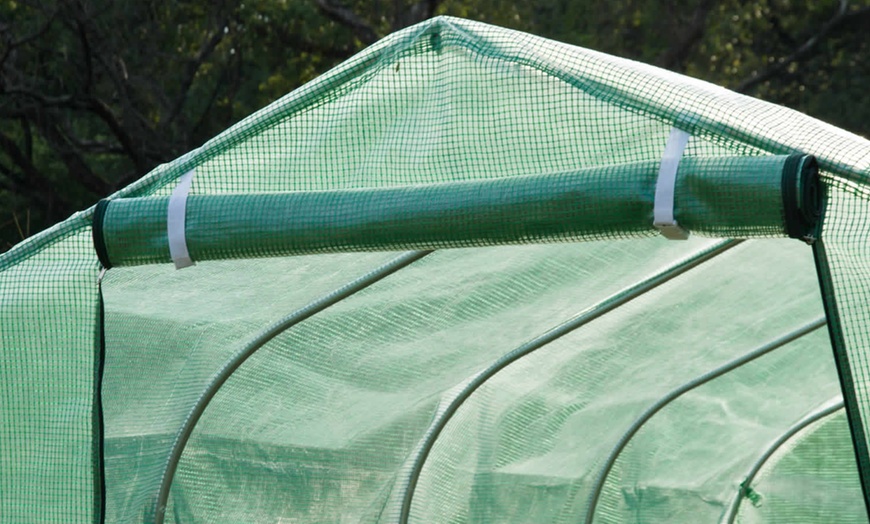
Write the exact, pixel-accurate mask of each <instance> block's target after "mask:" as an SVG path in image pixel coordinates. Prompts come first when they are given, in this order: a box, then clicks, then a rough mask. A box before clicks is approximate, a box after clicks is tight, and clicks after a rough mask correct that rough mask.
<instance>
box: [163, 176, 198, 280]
mask: <svg viewBox="0 0 870 524" xmlns="http://www.w3.org/2000/svg"><path fill="white" fill-rule="evenodd" d="M193 173H194V170H193V169H191V170H190V171H188V172H187V173H185V174H184V175H182V177H181V179H180V180H179V181H178V185H177V186H175V189H173V190H172V196H170V197H169V206H168V209H167V211H166V234H167V237H168V239H169V256H170V257H172V262H174V263H175V269H183V268H186V267H190V266H192V265H194V263H193V260H191V258H190V253H189V252H188V251H187V239H186V238H185V236H184V227H185V217H186V215H187V194H188V193H190V186H191V185H193Z"/></svg>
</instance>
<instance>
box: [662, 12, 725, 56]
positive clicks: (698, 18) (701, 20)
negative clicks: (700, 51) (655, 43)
mask: <svg viewBox="0 0 870 524" xmlns="http://www.w3.org/2000/svg"><path fill="white" fill-rule="evenodd" d="M715 4H716V2H714V1H713V0H701V1H700V2H699V3H698V6H697V7H696V8H695V12H694V13H692V19H691V20H690V21H689V24H688V26H686V29H685V30H684V31H682V32H681V34H680V35H679V36H678V38H677V39H676V41H675V42H674V44H673V45H672V46H671V47H669V48H668V49H667V50H665V51H664V52H663V53H662V54H660V55H659V56H658V58H657V59H656V65H658V66H660V67H664V68H665V69H671V70H677V69H681V66H682V64H683V63H684V62H685V60H686V58H687V57H688V56H689V52H691V50H692V48H693V47H694V46H695V44H697V43H698V41H700V40H701V38H702V37H703V36H704V29H705V28H706V26H707V15H709V14H710V11H711V10H712V9H713V6H714V5H715Z"/></svg>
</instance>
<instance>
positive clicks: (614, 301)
mask: <svg viewBox="0 0 870 524" xmlns="http://www.w3.org/2000/svg"><path fill="white" fill-rule="evenodd" d="M741 242H743V241H742V240H724V241H721V242H717V243H715V244H713V245H712V246H710V247H708V248H707V249H705V250H703V251H701V252H699V253H697V254H695V255H693V256H691V257H689V258H687V259H685V260H683V261H681V262H679V263H677V264H675V265H674V266H671V267H670V268H668V269H666V270H664V271H662V272H660V273H658V274H656V275H654V276H652V277H650V278H648V279H646V280H643V281H642V282H639V283H637V284H635V285H634V286H631V287H629V288H628V289H625V290H623V291H621V292H619V293H617V294H615V295H612V296H610V297H608V298H607V299H605V300H603V301H601V302H599V303H598V304H596V305H594V306H592V307H590V308H588V309H586V310H585V311H583V312H581V313H579V314H578V315H576V316H575V317H573V318H571V319H570V320H568V321H566V322H564V323H562V324H560V325H559V326H556V327H554V328H553V329H551V330H549V331H547V332H546V333H544V334H542V335H540V336H538V337H537V338H535V339H533V340H531V341H529V342H527V343H525V344H523V345H521V346H519V347H517V348H516V349H514V350H512V351H511V352H509V353H507V354H505V355H504V356H502V357H501V358H499V359H498V360H497V361H495V362H494V363H493V364H491V365H490V366H489V367H488V368H486V369H485V370H483V371H481V372H480V373H478V374H477V375H475V376H474V378H473V379H471V380H470V381H469V383H468V384H467V385H466V386H465V387H464V388H463V389H462V390H461V391H460V392H459V393H457V395H456V396H455V397H454V398H453V400H452V401H451V402H450V404H449V405H448V406H447V407H446V408H445V409H444V410H443V411H441V412H440V413H439V414H437V415H436V418H435V420H433V421H432V424H430V426H429V429H428V431H427V432H426V435H425V436H424V437H423V441H422V443H421V445H420V447H419V448H418V451H417V455H416V456H415V458H414V462H413V465H412V467H411V469H410V473H409V475H408V477H407V480H406V482H405V486H404V491H403V493H402V495H401V497H402V499H401V500H402V506H401V510H400V514H399V524H407V522H408V518H409V517H410V513H411V503H412V501H413V498H414V490H415V489H416V487H417V482H418V480H419V478H420V474H421V472H422V471H423V466H424V464H425V463H426V459H427V458H428V457H429V453H430V452H431V451H432V447H433V446H434V445H435V441H436V440H438V437H439V435H440V434H441V431H442V430H443V429H444V427H445V426H446V425H447V423H448V422H449V421H450V419H451V418H452V417H453V415H454V414H455V413H456V412H457V411H458V410H459V407H460V406H461V405H462V404H463V403H464V402H465V401H466V400H467V399H468V398H469V397H470V396H471V395H472V394H473V393H474V392H475V391H476V390H477V389H478V388H479V387H480V386H482V385H483V384H484V383H485V382H486V381H487V380H489V379H490V378H492V377H493V376H495V375H496V374H497V373H498V372H499V371H501V370H502V369H504V368H505V367H507V366H508V365H510V364H512V363H513V362H516V361H517V360H519V359H520V358H522V357H524V356H526V355H528V354H530V353H532V352H534V351H535V350H537V349H539V348H541V347H543V346H545V345H547V344H549V343H550V342H553V341H555V340H557V339H559V338H561V337H562V336H564V335H567V334H568V333H570V332H572V331H574V330H576V329H578V328H580V327H582V326H584V325H586V324H588V323H589V322H592V321H593V320H595V319H597V318H599V317H601V316H602V315H604V314H606V313H608V312H610V311H613V310H614V309H616V308H618V307H620V306H622V305H624V304H626V303H628V302H630V301H632V300H634V299H635V298H637V297H639V296H641V295H643V294H645V293H647V292H649V291H652V290H653V289H655V288H657V287H659V286H660V285H662V284H664V283H665V282H668V281H670V280H672V279H673V278H675V277H677V276H679V275H681V274H683V273H685V272H686V271H689V270H690V269H692V268H694V267H696V266H698V265H700V264H702V263H704V262H706V261H708V260H710V259H711V258H713V257H716V256H717V255H720V254H722V253H724V252H725V251H727V250H729V249H731V248H733V247H735V246H737V245H739V244H740V243H741Z"/></svg>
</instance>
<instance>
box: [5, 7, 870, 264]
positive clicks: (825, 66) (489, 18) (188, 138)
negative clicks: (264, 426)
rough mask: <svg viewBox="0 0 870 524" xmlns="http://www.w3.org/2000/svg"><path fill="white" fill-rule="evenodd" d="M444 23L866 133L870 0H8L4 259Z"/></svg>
mask: <svg viewBox="0 0 870 524" xmlns="http://www.w3.org/2000/svg"><path fill="white" fill-rule="evenodd" d="M442 14H447V15H453V16H460V17H465V18H471V19H475V20H481V21H484V22H488V23H493V24H497V25H501V26H506V27H510V28H514V29H519V30H522V31H527V32H530V33H534V34H537V35H540V36H544V37H548V38H552V39H555V40H560V41H563V42H568V43H572V44H576V45H579V46H583V47H588V48H592V49H596V50H599V51H603V52H606V53H610V54H615V55H618V56H623V57H628V58H632V59H637V60H641V61H644V62H648V63H652V64H656V65H659V66H662V67H665V68H667V69H671V70H674V71H679V72H683V73H686V74H688V75H691V76H694V77H698V78H702V79H705V80H709V81H711V82H714V83H717V84H720V85H724V86H726V87H729V88H731V89H734V90H736V91H740V92H743V93H747V94H750V95H753V96H756V97H759V98H763V99H765V100H769V101H772V102H776V103H779V104H783V105H787V106H789V107H792V108H794V109H797V110H799V111H803V112H805V113H808V114H810V115H812V116H815V117H817V118H820V119H822V120H825V121H827V122H829V123H831V124H834V125H836V126H839V127H843V128H845V129H847V130H850V131H852V132H855V133H858V134H861V135H864V136H870V99H868V96H867V93H868V86H870V36H868V35H870V2H868V0H863V1H860V2H859V1H852V2H849V1H846V0H821V1H806V0H763V1H755V2H743V1H738V0H725V1H721V2H715V1H712V0H678V1H664V0H611V1H608V2H600V1H592V0H573V1H572V0H524V1H521V2H511V1H501V0H498V1H496V0H479V1H475V0H441V1H439V0H429V1H422V2H414V1H407V0H405V1H402V0H395V1H380V0H360V1H344V2H343V1H341V0H244V1H243V2H221V1H218V2H214V1H212V0H209V1H202V0H198V1H184V2H176V1H170V0H116V1H111V0H70V1H60V2H52V1H45V2H39V1H29V0H25V1H14V0H0V251H5V250H7V249H9V248H10V247H12V246H13V245H14V244H15V243H17V242H19V241H20V240H22V239H23V238H26V237H28V236H30V235H33V234H34V233H36V232H39V231H40V230H42V229H45V228H46V227H49V226H51V225H52V224H54V223H56V222H58V221H60V220H63V219H64V218H66V217H68V216H69V215H70V214H71V213H73V212H75V211H78V210H80V209H84V208H86V207H88V206H90V205H92V204H94V203H95V202H96V201H97V200H98V199H99V198H100V197H102V196H105V195H107V194H109V193H111V192H113V191H114V190H115V189H118V188H120V187H123V186H124V185H126V184H129V183H130V182H132V181H134V180H136V179H137V178H139V177H141V176H143V175H144V174H145V173H147V172H148V171H150V170H151V169H152V168H153V167H155V166H156V165H158V164H160V163H163V162H167V161H169V160H172V159H173V158H175V157H177V156H179V155H181V154H183V153H185V152H187V151H189V150H191V149H193V148H196V147H198V146H199V145H200V144H202V143H203V142H204V141H206V140H208V139H209V138H211V137H212V136H214V135H216V134H218V133H220V132H221V131H222V130H224V129H225V128H227V127H228V126H230V125H231V124H233V123H235V122H236V121H238V120H239V119H241V118H243V117H245V116H247V115H249V114H250V113H252V112H253V111H255V110H257V109H259V108H261V107H263V106H265V105H266V104H268V103H270V102H272V101H273V100H275V99H277V98H279V97H281V96H282V95H284V94H286V93H288V92H290V91H292V90H293V89H295V88H297V87H299V86H300V85H302V84H304V83H305V82H307V81H309V80H311V79H312V78H314V77H316V76H317V75H319V74H320V73H322V72H324V71H326V70H327V69H329V68H330V67H332V66H334V65H336V64H338V63H339V62H341V61H343V60H345V59H346V58H347V57H349V56H351V55H352V54H354V53H355V52H357V51H359V50H360V49H362V48H363V47H365V46H367V45H369V44H371V43H372V42H374V41H375V40H377V39H378V38H380V37H382V36H384V35H386V34H388V33H390V32H392V31H395V30H397V29H401V28H402V27H406V26H408V25H411V24H414V23H416V22H419V21H421V20H424V19H426V18H429V17H431V16H434V15H442Z"/></svg>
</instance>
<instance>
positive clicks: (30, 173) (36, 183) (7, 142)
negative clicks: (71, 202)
mask: <svg viewBox="0 0 870 524" xmlns="http://www.w3.org/2000/svg"><path fill="white" fill-rule="evenodd" d="M0 150H2V151H3V152H4V153H6V156H8V157H9V159H10V160H11V161H12V162H14V163H15V165H17V166H18V168H19V169H21V171H22V172H23V173H24V176H23V177H21V176H14V175H15V173H14V172H13V171H12V170H9V171H8V172H7V176H10V177H11V178H13V182H15V181H17V182H18V183H20V184H21V185H22V186H24V187H26V188H27V189H28V191H27V192H26V194H29V195H37V196H38V197H39V198H40V199H43V200H44V199H49V200H50V199H53V198H57V199H58V200H60V201H62V202H68V201H67V200H66V199H64V198H62V197H61V196H60V195H59V194H57V193H56V192H55V191H54V188H53V185H52V183H51V182H50V181H49V180H48V179H46V178H45V177H44V176H42V174H41V173H40V172H39V169H37V168H36V166H35V165H33V162H31V161H30V160H29V159H28V158H27V157H26V156H25V155H24V153H22V152H21V149H19V148H18V145H16V144H15V141H13V140H12V139H11V138H9V137H8V136H6V134H5V133H0Z"/></svg>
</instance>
